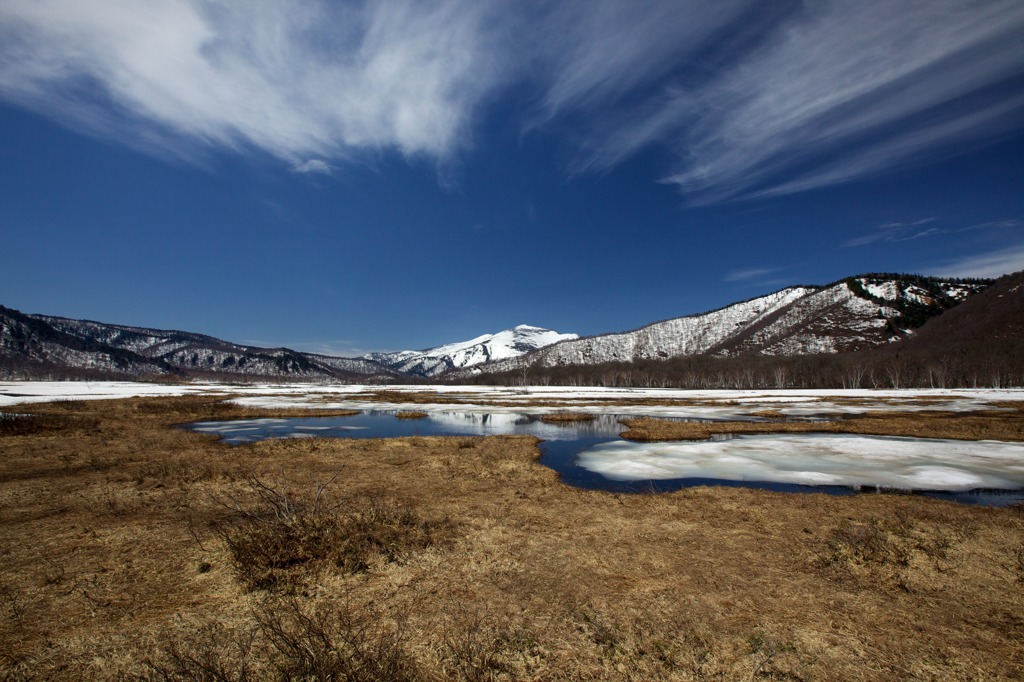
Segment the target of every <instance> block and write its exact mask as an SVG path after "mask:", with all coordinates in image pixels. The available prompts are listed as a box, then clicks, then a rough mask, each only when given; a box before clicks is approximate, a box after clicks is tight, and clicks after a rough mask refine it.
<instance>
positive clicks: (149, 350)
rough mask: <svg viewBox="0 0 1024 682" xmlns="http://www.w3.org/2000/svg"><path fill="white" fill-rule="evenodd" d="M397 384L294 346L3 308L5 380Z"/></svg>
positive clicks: (374, 371)
mask: <svg viewBox="0 0 1024 682" xmlns="http://www.w3.org/2000/svg"><path fill="white" fill-rule="evenodd" d="M169 374H175V375H185V376H203V377H210V376H239V375H242V376H248V377H282V378H289V379H303V380H318V381H321V380H339V379H340V380H346V379H351V378H359V380H361V381H368V380H374V381H391V380H393V379H394V378H395V375H396V373H395V372H393V371H391V370H388V369H387V368H385V367H382V366H380V365H378V364H376V363H373V362H369V361H367V360H362V359H349V358H333V357H330V356H320V355H313V354H310V353H300V352H298V351H294V350H291V349H288V348H257V347H255V346H243V345H239V344H235V343H231V342H228V341H222V340H221V339H216V338H214V337H212V336H205V335H203V334H193V333H190V332H182V331H169V330H160V329H147V328H143V327H127V326H124V325H115V324H103V323H100V322H91V321H88V320H72V319H68V318H63V317H51V316H46V315H26V314H24V313H21V312H19V311H16V310H11V309H8V308H3V307H0V376H12V377H15V376H16V377H31V378H41V377H65V376H117V377H122V378H139V377H152V376H163V375H169Z"/></svg>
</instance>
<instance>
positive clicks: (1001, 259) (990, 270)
mask: <svg viewBox="0 0 1024 682" xmlns="http://www.w3.org/2000/svg"><path fill="white" fill-rule="evenodd" d="M1020 270H1024V243H1020V244H1014V245H1010V246H1006V247H1002V248H999V249H995V250H993V251H987V252H984V253H978V254H975V255H973V256H966V257H964V258H960V259H956V260H951V261H947V262H944V263H939V264H937V265H935V266H933V267H931V268H930V269H928V270H927V272H930V273H934V274H936V275H940V276H947V277H1000V276H1002V275H1007V274H1010V273H1011V272H1018V271H1020Z"/></svg>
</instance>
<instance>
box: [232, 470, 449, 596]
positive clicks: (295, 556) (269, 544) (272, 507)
mask: <svg viewBox="0 0 1024 682" xmlns="http://www.w3.org/2000/svg"><path fill="white" fill-rule="evenodd" d="M332 480H333V479H332ZM329 483H330V481H329V482H328V483H326V484H320V485H318V486H317V488H316V493H315V495H314V496H313V498H312V499H311V500H308V499H303V498H301V497H298V496H296V495H295V494H294V493H292V492H291V491H290V490H289V489H288V484H287V481H283V482H282V483H281V485H280V486H279V487H277V488H274V487H271V486H270V485H268V484H266V483H264V482H263V481H261V480H259V479H258V478H255V477H251V478H250V479H249V482H248V484H249V489H250V492H251V493H252V496H253V497H254V502H253V503H252V504H251V505H248V506H243V505H242V504H241V503H239V502H237V501H235V502H234V503H233V505H232V506H233V509H234V511H235V515H234V519H232V520H230V521H229V522H227V523H226V524H224V525H223V526H222V527H221V529H220V534H221V536H222V537H223V538H224V541H225V542H226V543H227V546H228V549H229V551H230V553H231V557H232V560H233V562H234V565H235V569H236V571H237V573H238V575H239V578H241V580H242V581H243V582H244V583H245V584H246V585H247V586H248V587H249V588H250V589H269V588H273V587H275V586H276V585H277V584H278V583H279V582H281V581H282V580H287V579H290V578H293V577H296V575H297V574H298V569H303V568H306V569H311V568H319V567H333V568H335V569H337V570H340V571H341V572H343V573H359V572H362V571H365V570H366V569H367V568H369V565H370V562H371V561H373V560H374V559H377V558H381V559H383V560H384V561H388V562H394V561H399V560H401V559H402V558H403V557H404V556H406V555H407V554H409V553H411V552H414V551H417V550H422V549H425V548H427V547H430V546H432V545H434V544H438V543H439V542H444V541H445V540H446V539H447V537H448V535H449V533H450V531H451V524H450V523H449V522H448V521H447V520H443V521H440V522H431V521H426V520H424V519H421V518H420V517H419V515H418V514H417V513H416V511H415V510H414V509H412V508H411V507H407V506H405V505H402V504H400V503H398V502H396V501H391V500H379V499H369V500H365V499H362V500H360V499H356V500H343V501H341V502H338V503H334V504H331V503H329V502H328V501H327V497H326V494H325V493H326V488H327V485H329Z"/></svg>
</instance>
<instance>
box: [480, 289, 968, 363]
mask: <svg viewBox="0 0 1024 682" xmlns="http://www.w3.org/2000/svg"><path fill="white" fill-rule="evenodd" d="M987 285H988V282H987V281H981V280H979V281H967V282H964V281H948V280H939V279H935V278H928V277H917V276H907V275H864V276H861V277H856V278H849V279H846V280H842V281H839V282H836V283H833V284H830V285H827V286H796V287H789V288H787V289H782V290H781V291H777V292H775V293H772V294H768V295H767V296H761V297H759V298H754V299H751V300H749V301H744V302H742V303H735V304H733V305H730V306H726V307H725V308H721V309H719V310H715V311H712V312H708V313H702V314H699V315H689V316H687V317H679V318H675V319H671V320H666V321H664V322H657V323H655V324H651V325H648V326H646V327H642V328H640V329H637V330H634V331H630V332H622V333H617V334H605V335H601V336H592V337H586V338H581V339H577V340H574V341H563V342H561V343H557V344H555V345H553V346H550V347H548V348H544V349H542V350H540V351H537V352H534V353H531V354H529V355H527V356H525V357H523V358H521V359H513V360H508V361H505V362H494V363H491V364H488V365H487V366H486V367H481V368H479V369H480V370H483V371H489V372H502V371H509V370H513V369H517V368H518V367H520V366H522V365H523V363H529V364H531V365H538V366H541V367H554V366H559V365H596V364H601V363H604V362H632V361H636V360H650V359H659V358H672V357H681V356H690V355H714V356H727V355H741V354H746V353H758V354H762V355H799V354H809V353H838V352H843V351H852V350H860V349H864V348H872V347H876V346H880V345H884V344H886V343H889V342H892V341H896V340H898V339H900V338H903V337H905V336H907V335H908V334H912V333H913V330H914V329H915V328H917V327H919V326H920V325H921V324H923V323H924V322H925V321H926V320H928V319H930V318H931V317H934V316H935V315H938V314H939V313H941V312H942V311H943V310H946V309H948V308H951V307H953V306H955V305H957V304H958V303H959V302H961V301H963V300H964V299H965V298H967V297H968V296H970V295H971V294H973V293H975V292H977V291H980V290H982V289H984V288H985V287H986V286H987Z"/></svg>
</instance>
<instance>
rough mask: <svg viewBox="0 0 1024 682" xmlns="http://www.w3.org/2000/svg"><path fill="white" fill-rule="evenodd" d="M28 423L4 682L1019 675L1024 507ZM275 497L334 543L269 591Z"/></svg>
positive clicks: (465, 448) (134, 416) (10, 520)
mask: <svg viewBox="0 0 1024 682" xmlns="http://www.w3.org/2000/svg"><path fill="white" fill-rule="evenodd" d="M33 411H34V412H37V413H39V414H43V415H46V416H47V417H52V418H53V420H54V421H53V422H52V424H56V426H54V427H53V428H47V429H45V430H41V431H38V432H33V433H28V434H12V435H6V436H4V437H3V438H0V450H2V452H0V455H2V456H0V540H2V542H0V676H3V677H7V678H13V679H21V678H25V679H82V678H86V677H88V678H96V679H123V678H126V677H136V678H142V679H234V680H250V679H268V678H270V679H409V680H420V679H423V680H428V679H429V680H436V679H465V680H498V679H501V680H520V679H538V680H539V679H546V680H547V679H622V680H627V679H631V680H639V679H680V680H691V679H710V680H733V679H777V680H781V679H790V680H797V679H801V680H807V679H863V680H902V679H931V680H937V679H943V680H945V679H963V680H967V679H1020V678H1022V677H1024V655H1022V653H1021V652H1022V651H1024V648H1022V646H1021V644H1022V642H1024V619H1022V618H1021V615H1020V614H1021V613H1024V587H1022V586H1024V511H1022V510H1021V509H1020V508H1016V509H988V508H974V507H969V506H960V505H956V504H953V503H948V502H942V501H937V500H929V499H922V498H918V497H913V496H897V495H858V496H850V497H830V496H825V495H787V494H781V493H772V492H768V491H759V490H744V489H732V488H692V489H688V490H683V491H680V492H677V493H671V494H660V495H616V494H611V493H601V492H588V491H583V490H577V489H573V488H568V487H566V486H564V485H562V484H561V483H560V482H559V481H558V477H557V475H556V474H555V473H554V472H552V471H550V470H548V469H546V468H544V467H542V466H540V465H538V464H537V463H536V458H537V455H538V453H537V450H536V447H535V446H536V440H535V439H533V438H529V437H512V436H508V437H493V438H427V437H417V438H404V439H394V440H341V439H339V440H328V439H302V440H291V439H286V440H277V441H264V442H261V443H256V444H253V445H244V446H238V447H231V446H227V445H224V444H222V443H218V442H216V441H215V439H214V438H213V437H212V436H208V435H201V434H197V433H193V432H189V431H186V430H183V429H178V428H172V427H173V426H174V425H176V424H181V423H185V422H189V421H194V420H200V419H220V418H227V417H230V416H256V415H257V414H259V413H258V412H257V411H253V410H240V409H238V408H236V407H233V406H231V405H226V404H224V403H221V402H219V401H215V400H210V399H208V398H162V399H136V400H119V401H96V402H81V403H54V404H51V405H45V406H38V409H37V408H36V407H33ZM872 418H873V419H874V417H872ZM914 418H915V419H918V418H920V415H915V416H914ZM877 419H878V420H880V421H881V420H883V418H882V417H877ZM992 423H993V424H995V422H992ZM982 425H983V424H982V422H978V423H977V424H976V425H975V426H976V427H977V428H981V427H982ZM996 428H998V427H996ZM332 479H333V482H331V483H330V484H329V485H328V486H327V487H326V488H322V489H321V488H319V487H318V486H322V485H324V484H326V483H327V482H328V481H331V480H332ZM254 482H258V483H259V484H262V485H263V486H264V487H266V488H267V489H268V490H270V491H271V495H270V500H271V501H270V502H268V501H267V500H266V499H262V498H261V495H260V494H259V492H258V487H259V486H258V485H257V486H256V488H257V489H256V490H254V487H253V486H254ZM321 490H322V491H323V496H322V497H321V503H320V505H321V506H320V507H318V506H317V502H316V498H317V494H318V491H321ZM281 498H288V499H292V500H293V501H294V503H295V504H296V505H297V507H301V508H302V510H304V511H301V512H298V513H307V514H308V513H312V512H311V511H310V510H316V509H321V510H325V509H328V508H329V509H330V513H329V514H328V517H332V516H333V517H334V520H333V521H330V520H328V521H324V520H323V519H319V520H316V523H322V524H323V525H324V526H325V527H326V528H328V529H329V531H328V532H327V536H328V537H329V538H331V540H330V541H329V542H325V541H323V540H322V539H317V538H318V537H321V538H322V535H321V536H318V535H317V533H316V532H311V533H309V537H308V538H307V539H306V540H304V541H302V542H299V543H298V544H296V545H293V546H292V547H291V549H289V550H288V551H286V552H285V553H284V554H282V555H281V556H288V555H289V553H290V554H291V556H292V557H293V558H294V557H295V556H299V557H300V558H301V557H306V556H307V555H308V556H309V558H305V559H303V560H301V561H293V562H290V563H289V562H288V561H287V560H282V563H286V564H287V565H286V566H272V571H274V570H276V571H278V573H279V575H278V576H277V578H276V579H274V580H272V581H270V582H269V583H266V584H263V583H260V582H259V581H256V582H253V581H251V580H248V579H247V578H246V577H245V576H244V574H243V572H242V571H240V570H239V567H238V564H237V559H236V558H235V556H234V554H233V550H232V546H231V545H232V543H231V540H230V537H231V536H230V534H231V532H232V529H236V528H245V524H246V523H247V522H246V521H245V519H246V518H247V516H246V515H247V514H248V515H250V516H255V517H258V518H259V519H263V520H262V521H255V522H253V523H254V524H256V525H257V526H259V525H267V526H271V527H278V526H279V525H280V524H276V523H266V519H267V518H269V517H273V516H274V515H275V514H276V512H274V511H273V507H274V503H273V500H277V502H278V503H280V500H281ZM374 504H377V505H381V506H383V507H384V508H385V510H386V511H384V512H382V513H380V514H377V515H376V516H375V514H376V512H373V511H372V510H373V508H374ZM323 505H326V507H324V506H323ZM288 515H289V513H288V512H284V513H282V516H283V517H285V518H287V517H288ZM357 521H358V522H365V524H366V525H367V526H368V527H370V528H371V531H370V532H362V531H358V530H356V531H355V532H353V531H352V530H351V528H350V527H349V526H347V525H346V524H349V523H356V522H357ZM311 523H313V522H311ZM316 523H314V524H313V525H316ZM283 525H284V526H287V524H283ZM356 525H358V524H356ZM318 532H319V531H318ZM257 534H258V533H257ZM285 536H287V532H286V531H285V530H282V529H281V528H278V530H272V531H271V532H269V535H267V537H268V538H270V540H271V544H273V542H274V541H276V539H279V538H280V537H285ZM353 536H355V538H356V540H358V539H359V538H360V537H362V538H363V540H364V541H363V542H362V545H361V546H364V547H366V546H370V547H372V548H375V549H373V551H370V552H367V553H366V554H365V555H364V558H363V559H361V560H360V561H359V562H357V564H358V570H353V567H354V566H355V564H346V562H345V561H344V560H342V561H339V560H338V558H337V556H338V555H337V554H336V552H338V550H337V549H336V548H335V547H334V545H335V544H336V543H340V544H344V543H345V542H349V541H350V539H351V538H352V537H353ZM303 537H305V536H303ZM367 537H370V538H379V537H383V538H385V539H384V540H382V541H379V542H378V540H371V541H368V542H367V541H365V539H366V538H367ZM264 539H266V538H264ZM318 544H319V545H324V544H327V545H328V547H327V548H326V549H325V550H324V552H323V553H316V552H313V551H311V550H308V548H310V547H315V546H317V545H318ZM382 547H383V548H387V547H392V548H393V549H394V550H395V551H393V552H389V551H387V549H383V550H382V549H381V548H382ZM272 563H273V562H272Z"/></svg>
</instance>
